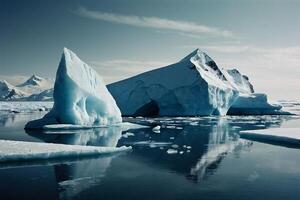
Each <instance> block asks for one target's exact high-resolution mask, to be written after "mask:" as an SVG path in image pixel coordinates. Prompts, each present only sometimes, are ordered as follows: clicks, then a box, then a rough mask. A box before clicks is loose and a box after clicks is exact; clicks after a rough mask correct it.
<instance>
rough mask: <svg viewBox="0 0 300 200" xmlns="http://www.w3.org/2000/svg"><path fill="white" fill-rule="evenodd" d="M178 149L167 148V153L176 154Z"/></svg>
mask: <svg viewBox="0 0 300 200" xmlns="http://www.w3.org/2000/svg"><path fill="white" fill-rule="evenodd" d="M177 153H178V151H177V150H176V149H168V150H167V154H177Z"/></svg>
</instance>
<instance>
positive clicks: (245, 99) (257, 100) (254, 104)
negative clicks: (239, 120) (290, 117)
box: [227, 93, 290, 115]
mask: <svg viewBox="0 0 300 200" xmlns="http://www.w3.org/2000/svg"><path fill="white" fill-rule="evenodd" d="M281 108H282V106H281V105H280V104H278V103H271V102H269V101H268V98H267V95H266V94H263V93H253V94H248V95H247V94H243V95H240V96H239V97H238V98H237V99H236V100H235V102H234V103H233V105H232V106H231V107H230V109H229V110H228V112H227V114H228V115H277V114H290V113H289V112H285V111H282V110H281Z"/></svg>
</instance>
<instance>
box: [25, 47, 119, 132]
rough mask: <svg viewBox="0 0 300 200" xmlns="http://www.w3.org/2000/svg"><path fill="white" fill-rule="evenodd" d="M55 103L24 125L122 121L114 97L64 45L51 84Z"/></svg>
mask: <svg viewBox="0 0 300 200" xmlns="http://www.w3.org/2000/svg"><path fill="white" fill-rule="evenodd" d="M53 97H54V105H53V108H52V110H51V111H50V112H49V113H48V114H46V115H45V116H44V118H42V119H40V120H36V121H32V122H29V123H28V124H27V125H26V128H42V127H43V126H44V125H47V124H75V125H85V126H93V125H110V124H115V123H119V122H121V121H122V118H121V113H120V110H119V108H118V107H117V105H116V102H115V100H114V99H113V97H112V96H111V95H110V93H109V92H108V90H107V88H106V86H105V84H104V82H103V80H102V78H101V77H100V76H99V75H98V74H97V72H96V71H95V70H94V69H93V68H91V67H90V66H88V65H87V64H86V63H84V62H83V61H81V60H80V59H79V58H78V57H77V55H76V54H75V53H73V52H72V51H70V50H69V49H66V48H64V52H63V55H62V58H61V61H60V63H59V66H58V69H57V73H56V80H55V86H54V92H53Z"/></svg>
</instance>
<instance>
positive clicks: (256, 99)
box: [224, 69, 290, 115]
mask: <svg viewBox="0 0 300 200" xmlns="http://www.w3.org/2000/svg"><path fill="white" fill-rule="evenodd" d="M224 74H225V76H226V78H227V80H229V81H230V82H231V84H232V86H233V87H234V88H235V89H236V90H237V91H238V92H239V96H238V97H237V98H236V100H235V101H234V102H233V104H232V105H231V106H230V108H229V110H228V112H227V114H228V115H273V114H290V113H288V112H284V111H281V108H282V106H281V105H280V104H278V103H274V102H270V101H268V97H267V95H266V94H263V93H255V92H254V87H253V85H252V84H251V83H250V82H249V78H248V77H247V76H245V75H242V74H241V73H240V72H239V71H238V70H237V69H232V70H226V71H224Z"/></svg>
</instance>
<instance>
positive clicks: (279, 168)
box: [0, 113, 300, 200]
mask: <svg viewBox="0 0 300 200" xmlns="http://www.w3.org/2000/svg"><path fill="white" fill-rule="evenodd" d="M40 116H41V114H5V113H3V114H1V118H0V119H1V120H0V126H1V127H0V138H1V139H10V140H24V141H39V142H41V141H44V142H53V143H65V144H81V145H93V146H116V145H117V146H121V145H131V146H133V151H132V152H129V153H123V154H118V155H112V156H106V157H94V158H87V159H81V160H51V161H49V162H38V161H36V162H30V163H10V164H5V165H4V164H2V165H0V199H3V200H6V199H43V200H44V199H105V200H107V199H151V200H152V199H184V200H186V199H285V200H286V199H300V167H299V166H300V149H298V148H293V147H285V146H279V145H278V144H277V145H273V144H267V143H260V142H254V141H249V140H244V139H241V138H239V136H238V132H239V130H246V129H262V128H270V127H300V120H299V118H297V117H287V116H285V117H284V116H281V117H280V116H261V117H223V118H213V117H202V118H190V119H187V118H156V119H125V120H129V121H138V122H140V123H151V124H153V125H154V124H160V125H162V126H163V127H165V128H162V129H161V132H160V133H154V132H152V130H151V129H136V130H128V131H123V132H122V131H121V130H120V129H119V128H107V129H95V130H80V131H75V132H65V133H54V132H52V133H51V132H50V133H49V132H48V133H41V132H27V133H26V132H25V131H24V130H23V127H24V124H25V123H26V121H28V120H30V119H34V118H38V117H40ZM176 152H177V153H176Z"/></svg>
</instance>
